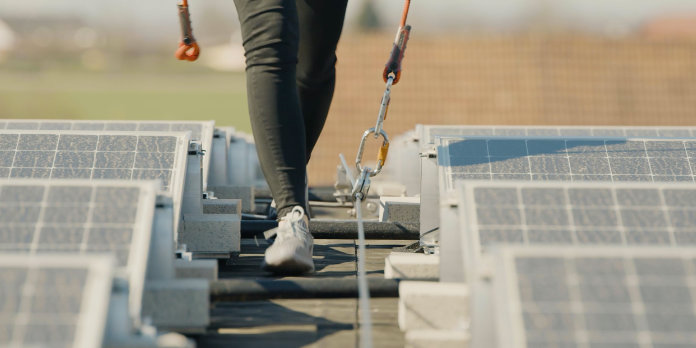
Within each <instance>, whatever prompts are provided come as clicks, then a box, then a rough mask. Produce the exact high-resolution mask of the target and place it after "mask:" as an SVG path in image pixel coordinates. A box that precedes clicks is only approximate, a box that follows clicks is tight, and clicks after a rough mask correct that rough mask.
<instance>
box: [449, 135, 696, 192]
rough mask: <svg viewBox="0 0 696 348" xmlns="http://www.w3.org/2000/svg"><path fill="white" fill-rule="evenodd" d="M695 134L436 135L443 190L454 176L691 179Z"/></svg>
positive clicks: (455, 178)
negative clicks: (660, 136)
mask: <svg viewBox="0 0 696 348" xmlns="http://www.w3.org/2000/svg"><path fill="white" fill-rule="evenodd" d="M694 157H696V139H667V138H666V139H647V138H586V137H584V138H583V137H579V138H574V137H568V138H546V137H467V138H464V139H462V138H440V139H439V140H438V165H439V166H440V171H441V172H440V175H441V183H442V184H444V185H445V189H446V190H447V191H452V190H453V189H454V183H455V182H456V181H458V180H472V179H473V180H492V181H496V180H527V181H574V182H577V181H579V182H583V181H611V182H621V181H631V182H636V181H646V182H670V181H672V182H674V181H684V182H694V168H693V167H692V163H693V165H696V162H694Z"/></svg>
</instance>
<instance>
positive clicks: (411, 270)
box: [384, 252, 440, 280]
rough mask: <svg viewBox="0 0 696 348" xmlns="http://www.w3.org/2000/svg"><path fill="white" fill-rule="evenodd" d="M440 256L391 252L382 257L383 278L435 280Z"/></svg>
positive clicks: (438, 269)
mask: <svg viewBox="0 0 696 348" xmlns="http://www.w3.org/2000/svg"><path fill="white" fill-rule="evenodd" d="M439 272H440V256H439V255H426V254H416V253H399V252H392V253H391V254H389V256H387V257H386V258H385V259H384V278H387V279H420V280H437V279H438V276H439Z"/></svg>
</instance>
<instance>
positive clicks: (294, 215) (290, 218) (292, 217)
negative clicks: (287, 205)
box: [278, 207, 307, 238]
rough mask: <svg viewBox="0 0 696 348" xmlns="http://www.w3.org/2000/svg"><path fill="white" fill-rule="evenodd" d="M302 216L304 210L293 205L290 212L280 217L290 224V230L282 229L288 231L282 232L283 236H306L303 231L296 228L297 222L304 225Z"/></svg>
mask: <svg viewBox="0 0 696 348" xmlns="http://www.w3.org/2000/svg"><path fill="white" fill-rule="evenodd" d="M303 217H304V211H303V210H302V208H300V207H294V208H292V211H291V212H290V214H288V215H286V216H283V217H282V218H280V220H281V221H286V222H288V223H289V224H290V227H291V228H292V229H291V230H287V229H282V231H283V232H286V231H287V232H288V233H283V234H284V236H283V237H290V236H296V237H299V238H304V237H306V236H305V233H304V232H303V231H300V230H298V229H297V224H302V225H305V223H304V219H302V218H303ZM304 227H305V229H306V228H307V226H306V225H305V226H304ZM278 230H279V231H281V229H278ZM278 237H281V236H280V234H278Z"/></svg>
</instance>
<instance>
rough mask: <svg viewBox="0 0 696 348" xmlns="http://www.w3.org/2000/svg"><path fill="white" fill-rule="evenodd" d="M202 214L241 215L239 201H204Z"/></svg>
mask: <svg viewBox="0 0 696 348" xmlns="http://www.w3.org/2000/svg"><path fill="white" fill-rule="evenodd" d="M203 214H236V215H241V214H242V200H241V199H204V200H203Z"/></svg>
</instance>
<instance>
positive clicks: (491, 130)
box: [415, 124, 696, 147]
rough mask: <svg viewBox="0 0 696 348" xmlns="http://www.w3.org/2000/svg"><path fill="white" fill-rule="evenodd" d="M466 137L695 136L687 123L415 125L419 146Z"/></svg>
mask: <svg viewBox="0 0 696 348" xmlns="http://www.w3.org/2000/svg"><path fill="white" fill-rule="evenodd" d="M469 136H558V137H572V136H586V137H603V138H606V137H656V138H658V137H659V138H662V137H664V138H689V137H696V127H686V126H667V127H665V126H534V125H529V126H495V125H480V126H478V125H468V126H462V125H424V124H419V125H416V130H415V137H416V138H417V139H418V140H419V141H420V143H421V147H426V146H428V145H433V144H435V143H436V142H437V138H438V137H469Z"/></svg>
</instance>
